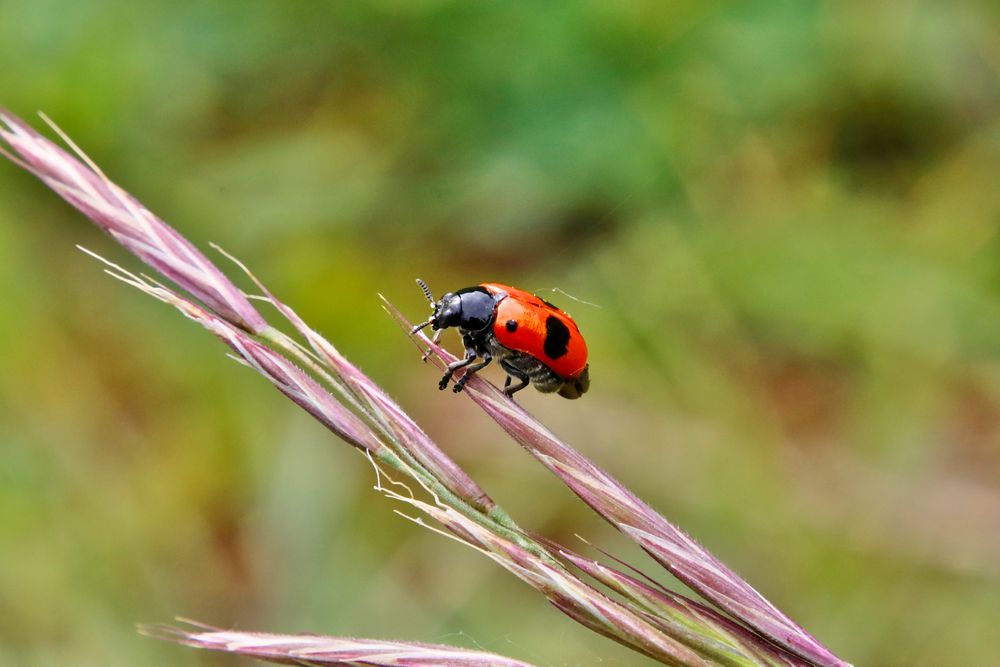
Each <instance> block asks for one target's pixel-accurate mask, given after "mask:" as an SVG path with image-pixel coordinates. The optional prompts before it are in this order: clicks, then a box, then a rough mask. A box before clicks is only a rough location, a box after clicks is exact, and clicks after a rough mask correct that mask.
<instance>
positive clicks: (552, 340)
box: [410, 280, 590, 398]
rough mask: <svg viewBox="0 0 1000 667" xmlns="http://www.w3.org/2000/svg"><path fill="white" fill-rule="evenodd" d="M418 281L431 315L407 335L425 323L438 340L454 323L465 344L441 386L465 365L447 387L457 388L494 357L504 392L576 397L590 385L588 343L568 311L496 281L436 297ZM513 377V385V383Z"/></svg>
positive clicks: (443, 386)
mask: <svg viewBox="0 0 1000 667" xmlns="http://www.w3.org/2000/svg"><path fill="white" fill-rule="evenodd" d="M417 284H419V285H420V288H421V289H422V290H423V291H424V295H425V296H426V297H427V300H428V301H430V302H431V308H432V309H433V310H434V313H433V314H432V315H431V317H430V319H429V320H427V321H426V322H423V323H422V324H419V325H417V326H415V327H414V328H413V330H412V331H411V332H410V333H411V334H414V333H416V332H418V331H420V330H421V329H423V328H424V327H426V326H430V327H431V328H432V329H434V331H435V334H434V341H435V342H437V341H438V340H440V338H441V333H442V331H444V330H445V329H448V328H451V327H457V328H458V331H459V333H460V334H461V335H462V344H463V345H464V346H465V355H464V357H463V358H462V359H460V360H458V361H456V362H454V363H452V364H449V365H448V368H447V370H446V371H445V373H444V375H443V376H442V377H441V381H440V382H439V383H438V387H439V388H440V389H444V388H445V387H447V386H448V383H449V382H451V378H452V375H454V374H455V371H457V370H459V369H460V368H464V369H465V374H464V375H463V376H462V377H461V378H460V379H459V380H458V381H457V382H455V384H454V385H453V386H452V389H453V390H454V391H456V392H460V391H462V388H463V387H465V383H466V382H468V380H469V378H470V377H472V375H473V374H475V373H477V372H478V371H480V370H482V369H483V368H485V367H486V366H487V365H488V364H489V363H490V362H492V361H493V360H496V361H497V362H498V363H499V364H500V367H501V368H503V369H504V371H506V373H507V380H506V382H504V386H503V391H504V393H505V394H507V395H508V396H511V395H513V394H514V393H515V392H518V391H520V390H522V389H524V388H525V387H527V386H528V384H532V385H534V387H535V389H537V390H538V391H540V392H543V393H552V392H558V393H559V395H560V396H563V397H565V398H580V396H582V395H583V394H585V393H586V392H587V389H589V388H590V365H589V364H588V363H587V343H586V342H585V341H584V340H583V336H582V335H581V334H580V328H579V327H577V325H576V322H574V321H573V318H572V317H570V316H569V314H568V313H566V312H564V311H562V310H560V309H559V308H557V307H556V306H554V305H552V304H551V303H549V302H548V301H546V300H544V299H541V298H539V297H538V296H536V295H534V294H532V293H531V292H525V291H524V290H520V289H517V288H516V287H511V286H510V285H502V284H500V283H482V284H480V285H476V286H475V287H465V288H462V289H460V290H456V291H454V292H448V293H447V294H445V295H444V296H442V297H441V298H440V299H437V300H435V299H434V297H433V296H431V291H430V289H428V288H427V285H426V284H425V283H424V281H422V280H417ZM477 359H481V361H476V360H477ZM515 379H516V380H518V382H519V383H518V384H513V381H514V380H515Z"/></svg>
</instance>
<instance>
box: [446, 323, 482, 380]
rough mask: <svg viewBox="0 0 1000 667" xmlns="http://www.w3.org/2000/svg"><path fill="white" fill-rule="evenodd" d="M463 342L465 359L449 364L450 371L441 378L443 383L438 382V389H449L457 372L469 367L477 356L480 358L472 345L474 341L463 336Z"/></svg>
mask: <svg viewBox="0 0 1000 667" xmlns="http://www.w3.org/2000/svg"><path fill="white" fill-rule="evenodd" d="M462 342H463V343H464V344H465V358H464V359H459V360H458V361H453V362H451V363H450V364H448V369H447V370H446V371H445V372H444V375H442V376H441V381H440V382H438V389H444V388H445V387H447V386H448V383H449V382H450V381H451V376H452V375H454V374H455V371H457V370H458V369H459V368H464V367H465V366H468V365H469V364H471V363H472V362H473V361H474V360H475V359H476V357H477V356H479V355H478V354H477V353H476V348H475V346H474V345H473V344H472V339H470V338H469V337H468V336H463V337H462Z"/></svg>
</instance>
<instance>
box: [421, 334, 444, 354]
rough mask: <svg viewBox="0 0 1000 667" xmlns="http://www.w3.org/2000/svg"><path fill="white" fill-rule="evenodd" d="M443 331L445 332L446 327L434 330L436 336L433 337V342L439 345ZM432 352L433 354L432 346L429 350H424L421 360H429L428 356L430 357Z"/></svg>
mask: <svg viewBox="0 0 1000 667" xmlns="http://www.w3.org/2000/svg"><path fill="white" fill-rule="evenodd" d="M443 333H444V329H438V330H437V331H435V332H434V337H433V338H431V342H432V343H434V344H435V345H437V344H438V343H439V342H440V341H441V334H443ZM430 354H431V350H430V348H428V349H427V351H426V352H424V354H423V356H421V357H420V361H427V357H429V356H430Z"/></svg>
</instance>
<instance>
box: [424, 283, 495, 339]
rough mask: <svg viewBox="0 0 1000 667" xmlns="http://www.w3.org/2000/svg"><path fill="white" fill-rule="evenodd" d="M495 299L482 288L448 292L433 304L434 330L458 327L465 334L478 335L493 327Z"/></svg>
mask: <svg viewBox="0 0 1000 667" xmlns="http://www.w3.org/2000/svg"><path fill="white" fill-rule="evenodd" d="M496 304H497V299H496V297H494V296H493V295H492V294H490V293H489V292H487V291H486V290H485V289H483V288H482V287H467V288H465V289H461V290H458V291H457V292H448V293H447V294H445V295H444V296H442V297H441V298H440V299H438V301H437V303H435V304H434V317H433V318H432V326H433V328H434V329H447V328H449V327H458V328H459V329H460V330H461V331H463V332H467V333H479V332H482V331H486V330H488V329H489V328H490V327H491V326H492V325H493V319H494V317H495V315H496Z"/></svg>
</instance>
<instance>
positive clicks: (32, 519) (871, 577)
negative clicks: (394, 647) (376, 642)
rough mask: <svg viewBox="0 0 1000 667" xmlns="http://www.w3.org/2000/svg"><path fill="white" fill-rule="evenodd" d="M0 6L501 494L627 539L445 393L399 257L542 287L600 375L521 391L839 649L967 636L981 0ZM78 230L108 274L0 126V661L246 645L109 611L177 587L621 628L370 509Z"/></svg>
mask: <svg viewBox="0 0 1000 667" xmlns="http://www.w3.org/2000/svg"><path fill="white" fill-rule="evenodd" d="M0 17H2V20H0V103H2V104H3V105H5V106H7V107H8V108H10V109H11V110H12V111H13V112H14V113H17V114H19V115H21V116H22V117H25V118H33V114H34V112H35V111H37V110H43V111H45V112H46V113H47V114H48V115H50V116H51V117H52V118H53V119H54V120H55V121H56V122H57V123H58V124H59V125H61V126H62V127H63V128H64V129H65V130H66V131H67V132H68V133H69V134H71V135H72V136H73V137H74V139H75V140H76V141H77V142H78V143H79V144H80V145H81V146H82V147H83V148H84V149H85V150H86V151H87V152H88V153H89V154H90V155H91V157H93V158H94V160H95V161H97V162H98V164H100V165H101V167H102V168H103V169H104V170H105V171H106V172H107V173H108V175H109V176H110V177H111V178H112V179H114V180H116V181H117V182H118V183H119V184H120V185H122V186H123V187H124V188H126V189H127V190H129V191H131V192H132V193H133V194H135V195H136V196H137V197H138V198H139V199H140V200H141V201H143V203H145V204H146V205H147V206H149V207H150V208H151V209H152V210H154V211H155V212H156V213H158V214H159V215H161V216H162V217H163V218H164V219H165V220H167V221H168V222H170V223H171V224H173V225H174V226H175V227H176V228H177V229H178V230H180V231H181V233H183V234H184V235H186V236H187V237H189V238H191V239H192V240H193V241H195V242H196V243H198V244H199V245H201V246H202V247H203V248H206V247H207V242H209V241H214V242H217V243H219V244H220V245H222V246H223V247H225V248H226V249H227V250H228V251H230V252H233V253H234V254H236V255H237V256H239V257H240V258H241V259H243V260H245V261H246V262H247V263H248V264H249V265H250V266H252V267H253V268H254V270H255V272H256V273H257V274H258V275H259V276H260V277H261V278H262V279H263V280H265V282H267V283H268V284H269V286H270V287H271V288H272V289H273V290H274V291H275V292H276V294H277V295H278V296H279V297H280V298H282V299H283V300H284V301H285V302H287V303H289V304H291V305H293V306H294V307H295V308H296V309H297V310H298V311H299V312H300V313H301V314H302V315H303V316H304V317H305V318H306V319H307V320H308V321H309V322H310V323H312V324H313V325H314V326H316V327H317V328H319V329H320V330H321V331H323V332H324V333H325V334H326V335H327V336H328V337H329V338H330V339H331V340H332V341H333V342H334V343H336V344H337V345H338V347H339V348H340V349H341V351H343V352H344V353H345V354H346V355H347V356H349V357H350V358H351V359H352V360H354V361H355V362H356V363H358V364H359V365H360V366H361V367H362V368H363V369H365V370H366V372H368V373H369V374H370V375H371V376H372V377H373V378H374V379H375V380H377V381H378V382H380V383H382V384H383V385H384V386H385V387H386V388H387V389H388V390H389V391H390V392H391V393H392V394H393V395H394V396H395V397H397V398H398V399H399V401H400V402H401V404H402V405H403V406H404V407H405V408H406V409H408V410H409V411H410V414H411V415H412V416H414V417H415V418H416V419H417V420H418V421H419V422H420V423H421V424H423V425H424V426H425V427H426V429H427V430H428V432H429V433H430V434H431V435H432V437H434V438H435V439H436V440H437V441H438V442H439V443H440V444H441V446H442V447H443V448H444V449H445V450H446V451H447V452H449V453H450V454H451V455H452V456H454V457H455V458H456V459H457V460H458V461H459V462H460V463H462V464H463V466H465V467H466V468H467V469H468V470H469V471H470V472H472V474H473V476H474V477H475V478H476V479H477V480H479V481H480V482H481V483H482V484H483V486H484V487H485V488H486V489H487V491H489V492H490V494H491V495H493V496H494V497H495V498H496V499H497V500H498V501H500V502H501V503H503V504H504V505H505V506H506V507H507V509H508V510H510V511H511V512H512V514H513V515H514V516H515V517H516V518H517V519H518V521H519V522H520V523H521V524H522V525H524V526H525V527H528V528H531V529H535V530H538V531H541V532H543V533H545V534H547V535H549V536H551V537H553V538H557V539H559V540H561V541H565V542H567V543H568V544H570V545H572V544H574V538H573V537H572V536H573V534H574V533H579V534H581V535H583V536H585V537H586V538H587V539H588V540H589V541H591V542H595V543H597V544H600V545H602V546H604V547H606V548H609V549H611V550H612V551H613V552H615V553H617V554H621V555H625V556H630V557H631V556H635V557H636V560H637V561H638V560H640V558H641V556H638V555H637V554H636V552H635V550H634V547H630V546H629V545H628V543H627V542H626V540H624V539H623V538H622V537H621V536H619V535H617V534H616V533H614V532H613V530H612V529H611V528H610V527H608V526H606V525H605V524H604V523H603V522H601V521H600V520H599V519H598V518H597V517H596V516H594V515H593V514H592V513H591V512H590V511H589V510H586V509H584V508H583V506H582V505H581V504H580V503H579V502H578V501H577V500H576V499H575V498H574V497H573V496H572V495H571V494H570V493H568V492H567V491H566V490H565V489H564V488H563V487H562V486H561V484H560V483H559V482H558V481H557V480H555V479H554V478H552V477H551V476H550V475H549V474H548V473H547V472H545V471H544V470H542V469H541V468H540V467H539V466H538V465H536V464H535V463H534V462H533V461H532V460H530V458H529V457H527V456H526V455H524V454H523V452H521V451H520V450H519V449H518V448H517V447H516V445H514V444H513V443H512V442H510V441H509V440H508V439H507V438H506V437H505V436H504V435H503V434H502V433H501V432H500V430H499V429H498V428H497V427H496V425H495V424H493V422H491V421H490V420H489V419H488V418H486V417H485V416H484V415H483V414H482V413H481V412H479V411H478V410H477V409H475V408H474V407H473V406H471V405H470V404H469V402H468V401H467V400H466V399H465V398H463V397H459V396H454V395H453V394H451V393H450V392H449V393H441V392H438V391H437V389H436V382H437V374H436V373H435V371H434V370H433V369H431V368H430V367H429V366H427V365H424V364H421V363H420V359H419V355H418V354H416V353H415V352H414V349H413V347H412V346H411V345H410V343H409V342H408V341H407V340H406V338H405V336H404V335H402V334H401V332H400V331H399V329H398V327H397V326H396V325H395V323H393V322H392V321H391V319H390V318H388V317H387V316H386V315H385V314H384V313H383V312H382V310H381V308H380V306H379V302H378V299H377V296H376V295H377V293H379V292H382V293H384V294H385V295H386V296H387V297H388V298H390V299H391V300H392V301H393V302H394V303H396V304H397V305H398V306H399V307H400V308H402V309H403V310H404V311H405V312H407V313H409V314H412V317H413V318H419V317H423V316H425V315H426V312H427V304H426V302H425V301H424V299H423V296H422V295H421V294H420V291H419V290H418V289H417V287H416V286H415V284H414V282H413V279H414V278H415V277H422V278H424V279H425V280H427V282H428V283H429V284H430V286H431V287H432V289H434V290H435V291H436V292H438V293H440V292H443V291H445V290H447V289H452V288H456V287H461V286H466V285H471V284H475V283H479V282H482V281H485V280H496V281H501V282H508V283H511V284H515V285H518V286H521V287H524V288H526V289H532V290H536V291H540V292H543V296H546V298H549V299H550V300H553V301H555V302H556V303H558V304H559V305H560V306H562V307H563V308H565V309H567V310H569V311H570V312H571V313H572V314H573V315H574V317H575V318H576V319H577V321H578V322H579V324H580V326H581V328H582V329H583V331H584V332H585V333H586V334H587V339H588V342H589V344H590V349H591V360H592V361H591V366H592V368H591V375H592V380H593V384H592V388H591V391H590V393H589V394H587V396H586V397H584V398H583V399H582V400H580V401H576V402H569V401H564V400H561V399H559V398H556V397H552V396H543V395H541V394H538V393H536V392H533V391H526V392H524V393H522V394H519V395H518V397H519V399H520V400H521V402H522V404H524V405H525V406H526V407H527V408H528V409H529V410H532V411H533V412H535V413H536V414H538V415H539V416H540V417H541V418H542V419H543V420H544V421H546V422H547V423H548V424H550V425H551V426H552V428H553V429H554V430H555V431H556V432H557V433H559V434H560V435H561V436H563V437H564V438H565V439H566V440H567V441H568V442H570V443H572V444H573V445H574V446H576V447H577V448H578V449H580V450H581V451H583V452H585V453H586V454H588V455H589V456H591V457H592V458H594V459H595V460H597V461H598V462H599V463H601V464H602V465H604V466H605V467H606V468H608V469H609V470H610V471H611V472H612V473H613V474H615V475H616V476H617V477H618V478H619V479H621V480H622V481H623V482H625V483H626V484H628V485H629V486H631V487H632V488H633V489H634V490H635V491H637V492H638V493H639V495H640V496H642V497H644V498H645V499H646V500H648V501H649V502H650V503H651V504H653V505H654V506H656V507H657V508H658V509H660V510H661V511H662V512H663V513H664V514H665V515H667V516H668V517H670V518H672V519H673V520H675V521H676V522H677V523H679V524H680V525H681V526H682V527H684V528H685V529H686V530H687V531H688V532H689V533H690V534H692V535H693V536H694V537H696V538H697V539H699V540H700V541H701V542H702V543H704V544H705V545H706V546H707V547H708V548H710V549H711V550H713V551H714V552H715V553H716V554H717V555H718V556H719V557H720V558H722V559H723V560H724V561H725V562H726V563H727V564H728V565H729V566H730V567H732V568H733V569H735V570H736V571H737V572H739V573H740V574H742V575H743V576H744V577H745V578H746V579H747V580H748V581H749V582H751V583H752V584H753V585H754V586H755V587H756V588H758V589H759V590H760V591H761V592H763V593H764V594H765V595H766V596H767V597H768V598H770V599H771V601H772V602H774V603H775V604H776V605H777V606H779V607H780V608H781V609H782V610H784V611H785V612H787V613H788V614H789V615H790V616H791V617H792V618H794V619H796V620H797V621H799V622H800V623H802V624H803V625H804V626H805V627H806V628H807V629H808V630H809V631H810V632H812V633H813V634H814V635H816V636H817V637H818V638H819V639H820V640H821V641H823V642H824V643H825V644H827V645H828V646H829V647H830V648H831V649H833V650H834V651H836V652H837V653H838V654H840V655H841V656H842V657H844V658H845V659H847V660H849V661H851V662H853V663H855V664H857V665H859V666H860V665H874V666H892V667H895V666H904V665H932V666H939V667H950V666H976V665H994V664H997V663H998V662H1000V633H998V631H997V624H998V620H1000V238H998V227H1000V30H998V26H1000V6H998V5H996V4H995V3H988V2H981V3H977V2H971V1H968V2H966V1H960V2H954V3H935V2H920V1H916V0H912V1H909V2H904V1H898V2H888V3H861V2H845V3H814V2H798V3H792V2H773V3H763V2H760V3H721V2H707V3H696V2H673V3H661V2H641V1H632V2H622V3H610V2H579V3H563V2H556V3H520V2H510V3H475V2H469V3H463V2H446V1H440V0H439V1H437V2H427V1H425V2H394V1H391V0H382V1H369V2H352V3H340V2H327V3H318V2H301V1H298V0H289V1H286V2H274V1H270V2H268V1H263V0H242V1H236V0H218V1H216V2H212V3H194V2H166V1H163V0H141V1H139V2H135V3H124V2H114V1H110V0H80V1H79V2H66V1H58V0H0ZM36 126H38V127H40V126H41V123H40V122H38V123H36ZM78 243H79V244H81V245H84V246H85V247H87V248H90V249H92V250H95V251H97V252H100V253H102V254H104V255H106V256H108V257H110V258H111V259H113V260H114V261H119V262H121V263H122V264H123V265H125V266H126V267H129V268H133V269H136V268H138V262H136V261H135V260H134V259H133V258H131V257H128V256H127V255H126V254H125V253H124V252H123V251H121V249H120V248H118V246H117V245H116V244H114V243H113V242H112V241H111V240H109V239H108V238H106V237H104V236H103V235H102V234H101V233H99V232H98V231H97V230H96V229H95V228H94V227H93V226H92V225H91V224H90V223H89V222H87V221H86V220H85V219H84V218H83V217H82V216H81V215H79V214H78V213H77V212H75V211H73V210H72V209H71V208H70V207H69V206H67V205H66V204H65V203H64V202H62V201H61V200H59V199H58V198H57V197H56V196H55V195H54V194H52V193H51V192H50V191H48V190H47V189H45V188H44V187H43V186H42V185H41V184H39V183H38V182H37V181H36V180H35V179H34V178H33V177H31V176H30V175H28V174H26V173H23V172H22V171H20V170H18V169H17V168H16V167H14V166H13V165H11V164H9V163H7V162H6V161H0V321H2V322H3V324H2V326H0V445H2V446H0V665H12V666H13V665H39V666H41V665H68V664H72V665H80V666H89V665H148V666H150V667H156V666H159V665H163V666H167V665H170V666H174V665H236V664H250V663H241V662H240V661H239V660H237V659H234V658H229V657H226V656H216V655H207V654H202V653H200V652H197V651H193V650H191V649H185V648H180V647H177V646H173V645H169V644H164V643H161V642H157V641H154V640H151V639H147V638H144V637H141V636H139V635H137V634H136V632H135V629H134V626H135V624H136V623H140V622H160V621H166V620H169V619H170V618H172V617H173V616H177V615H181V616H187V617H191V618H196V619H198V620H202V621H205V622H208V623H213V624H216V625H220V626H225V627H240V628H245V629H256V630H268V631H274V632H307V631H312V632H320V633H325V634H337V635H358V636H371V637H383V638H392V639H406V640H423V641H435V642H447V643H453V644H459V645H463V646H469V647H478V648H484V649H487V650H491V651H496V652H499V653H504V654H507V655H510V656H513V657H517V658H521V659H523V660H527V661H530V662H534V663H536V664H539V665H597V664H601V665H636V664H652V663H650V662H649V661H647V660H645V659H644V658H638V657H636V656H635V654H632V653H630V652H628V651H627V650H625V649H623V648H620V647H618V646H617V645H615V644H613V643H612V642H609V641H607V640H605V639H602V638H600V637H598V636H596V635H593V634H592V633H588V632H586V631H585V630H584V629H583V628H581V627H580V626H578V625H576V624H574V623H573V622H572V621H571V620H569V619H567V618H565V617H563V616H562V615H561V614H559V613H558V612H557V611H555V610H553V609H552V608H550V607H549V606H548V605H547V604H546V603H545V602H544V601H543V600H542V599H541V597H540V596H538V595H537V594H535V593H534V592H533V591H531V590H530V589H529V588H528V587H527V586H524V585H523V584H521V583H519V582H517V581H515V580H513V579H512V578H511V577H510V576H509V575H508V574H507V573H505V572H503V571H501V570H500V569H499V568H497V567H496V566H495V565H494V564H492V563H491V562H489V561H488V560H487V559H485V558H482V557H481V556H480V555H479V554H476V553H474V552H472V551H471V550H469V549H465V548H463V547H461V546H459V545H457V544H455V543H453V542H451V541H448V540H444V539H442V538H441V537H440V536H438V535H435V534H433V533H431V532H430V531H427V530H424V529H421V528H420V527H418V526H415V525H413V524H411V523H409V522H407V521H405V520H403V519H401V518H399V517H398V516H396V515H395V514H393V513H392V509H393V505H392V504H391V503H389V502H386V501H385V500H384V499H382V498H381V497H379V496H378V495H377V494H376V493H374V492H373V491H372V490H371V486H372V483H373V474H372V470H371V466H370V465H369V463H368V462H367V461H365V460H364V459H363V458H362V457H360V456H358V455H357V454H356V453H355V452H353V451H351V449H350V448H349V447H346V446H344V445H343V444H342V443H340V442H338V441H336V440H335V439H334V438H333V437H332V436H330V435H329V434H328V433H327V432H326V431H324V430H323V429H322V428H321V427H320V426H318V425H317V424H315V423H313V422H312V421H311V420H310V419H309V418H308V417H307V416H306V415H305V414H303V413H302V412H301V411H299V410H298V409H297V408H295V406H293V405H292V404H291V403H289V402H287V401H285V400H284V399H283V398H282V397H281V396H279V395H278V394H277V393H276V392H274V391H273V390H272V389H271V388H270V387H268V386H266V384H265V383H264V382H262V381H260V380H259V379H258V378H257V377H255V376H254V375H253V374H252V373H249V372H247V371H246V370H245V369H242V368H240V367H239V366H237V365H236V364H234V363H232V362H231V361H230V360H228V359H226V357H225V355H224V350H223V348H222V347H221V346H220V345H219V344H218V343H217V342H216V341H214V340H213V339H212V338H211V337H210V336H207V335H205V334H204V333H203V332H202V331H200V330H199V329H198V328H197V327H195V326H192V325H191V324H190V323H189V322H186V321H184V320H183V319H182V318H180V317H178V316H177V314H176V313H174V312H172V311H171V310H170V309H168V308H165V307H164V306H163V305H162V304H159V303H156V302H154V301H153V300H151V299H148V298H145V297H143V296H141V295H139V294H137V293H135V292H133V291H131V290H129V289H127V288H125V287H123V286H122V285H121V284H119V283H117V282H115V281H113V280H111V279H109V278H108V277H106V276H105V275H104V274H103V273H102V272H101V270H100V267H99V266H98V265H97V264H96V263H95V262H94V261H93V260H91V259H90V258H88V257H86V256H85V255H83V254H82V253H80V252H79V251H78V250H76V248H75V247H74V245H75V244H78ZM234 275H235V274H234ZM549 288H559V289H560V290H563V291H565V292H567V293H569V294H572V295H574V296H575V297H577V298H579V299H581V300H583V301H586V302H591V303H594V304H597V305H598V306H599V307H593V306H590V305H587V304H585V303H582V302H574V301H572V300H571V299H569V298H568V297H566V296H565V295H563V294H559V293H551V292H544V290H546V289H549ZM549 294H551V296H549ZM446 340H448V341H450V343H449V345H450V347H452V349H457V347H458V341H457V337H455V336H452V337H446ZM488 375H489V376H490V377H492V378H493V379H495V380H498V379H501V377H502V376H501V375H500V374H499V373H498V372H495V371H494V372H492V373H488ZM581 548H584V547H583V546H582V545H581ZM647 569H648V570H650V571H657V568H656V567H655V566H650V567H649V568H647Z"/></svg>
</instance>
